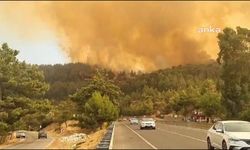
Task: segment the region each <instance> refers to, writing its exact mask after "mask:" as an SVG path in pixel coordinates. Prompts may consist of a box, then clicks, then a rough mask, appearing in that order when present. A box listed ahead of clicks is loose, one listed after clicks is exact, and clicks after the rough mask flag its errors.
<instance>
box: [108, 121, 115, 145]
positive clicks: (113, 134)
mask: <svg viewBox="0 0 250 150" xmlns="http://www.w3.org/2000/svg"><path fill="white" fill-rule="evenodd" d="M115 123H116V122H114V127H113V131H112V137H111V142H110V145H109V149H113V144H114V136H115Z"/></svg>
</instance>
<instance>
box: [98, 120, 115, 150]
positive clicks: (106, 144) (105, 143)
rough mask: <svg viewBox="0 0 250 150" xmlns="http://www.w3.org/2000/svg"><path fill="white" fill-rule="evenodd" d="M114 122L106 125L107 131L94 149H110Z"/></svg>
mask: <svg viewBox="0 0 250 150" xmlns="http://www.w3.org/2000/svg"><path fill="white" fill-rule="evenodd" d="M114 128H115V122H112V124H111V125H110V126H109V127H108V129H107V132H106V133H105V135H104V137H103V138H102V140H101V141H100V143H99V144H98V145H97V147H96V149H112V147H113V137H114Z"/></svg>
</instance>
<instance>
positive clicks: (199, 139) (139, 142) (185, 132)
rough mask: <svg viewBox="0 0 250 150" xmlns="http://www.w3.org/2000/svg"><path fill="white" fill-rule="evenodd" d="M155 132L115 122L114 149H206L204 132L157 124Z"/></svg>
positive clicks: (126, 123)
mask: <svg viewBox="0 0 250 150" xmlns="http://www.w3.org/2000/svg"><path fill="white" fill-rule="evenodd" d="M156 125H157V128H156V130H140V129H139V126H138V125H130V124H129V123H128V122H116V125H115V131H114V141H113V142H114V145H113V148H114V149H206V148H207V146H206V130H202V129H195V128H189V127H181V126H174V125H167V124H164V123H160V122H157V124H156Z"/></svg>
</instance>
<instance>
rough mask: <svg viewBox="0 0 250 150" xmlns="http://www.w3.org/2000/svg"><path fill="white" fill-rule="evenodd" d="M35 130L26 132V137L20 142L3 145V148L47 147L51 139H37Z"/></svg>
mask: <svg viewBox="0 0 250 150" xmlns="http://www.w3.org/2000/svg"><path fill="white" fill-rule="evenodd" d="M37 137H38V133H37V132H26V139H25V140H24V141H22V142H21V143H18V144H15V145H11V146H8V147H4V149H47V148H48V146H49V145H50V144H51V143H52V142H53V139H52V138H50V137H48V138H47V139H38V138H37Z"/></svg>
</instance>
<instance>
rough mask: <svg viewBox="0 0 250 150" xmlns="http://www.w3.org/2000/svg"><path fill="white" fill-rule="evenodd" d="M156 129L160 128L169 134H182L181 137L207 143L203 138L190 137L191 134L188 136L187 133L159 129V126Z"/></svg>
mask: <svg viewBox="0 0 250 150" xmlns="http://www.w3.org/2000/svg"><path fill="white" fill-rule="evenodd" d="M158 130H161V131H163V132H167V133H170V134H175V135H179V136H182V137H186V138H190V139H193V140H196V141H199V142H203V143H207V141H205V140H201V139H198V138H195V137H192V136H188V135H184V134H180V133H177V132H172V131H166V130H164V129H160V128H158Z"/></svg>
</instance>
